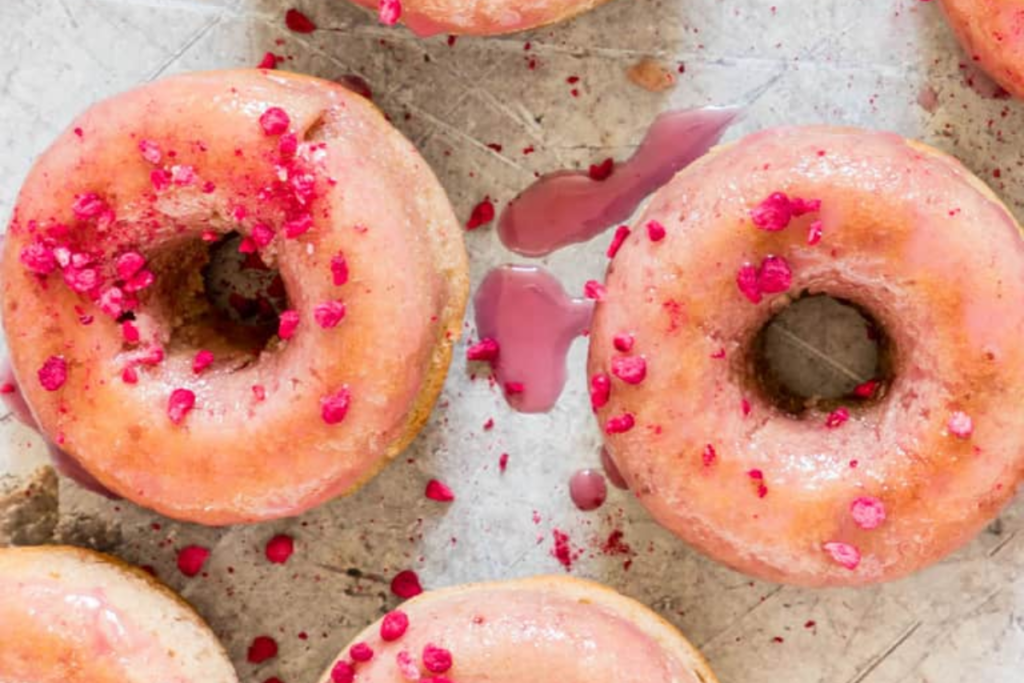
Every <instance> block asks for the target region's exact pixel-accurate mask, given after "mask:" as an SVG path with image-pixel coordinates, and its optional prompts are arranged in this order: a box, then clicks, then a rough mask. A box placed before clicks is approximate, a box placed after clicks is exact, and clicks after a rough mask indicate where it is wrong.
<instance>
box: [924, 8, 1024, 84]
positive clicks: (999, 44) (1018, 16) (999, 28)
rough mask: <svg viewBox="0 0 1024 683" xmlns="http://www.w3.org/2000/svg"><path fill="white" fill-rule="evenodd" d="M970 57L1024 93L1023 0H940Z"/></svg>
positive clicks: (999, 78) (998, 80)
mask: <svg viewBox="0 0 1024 683" xmlns="http://www.w3.org/2000/svg"><path fill="white" fill-rule="evenodd" d="M941 2H942V7H943V9H944V10H945V13H946V17H947V19H949V24H950V26H952V28H953V31H954V33H956V36H957V38H958V39H959V41H960V44H961V45H962V46H963V48H964V51H965V52H966V53H967V58H968V59H969V60H970V61H971V62H973V63H975V64H977V65H978V66H980V67H981V68H982V69H984V70H985V71H986V72H987V73H988V75H989V76H991V77H992V78H993V79H994V80H995V81H996V82H997V83H999V85H1001V86H1002V87H1004V88H1005V89H1006V90H1007V91H1009V92H1010V93H1012V94H1013V95H1015V96H1016V97H1024V2H1021V0H941Z"/></svg>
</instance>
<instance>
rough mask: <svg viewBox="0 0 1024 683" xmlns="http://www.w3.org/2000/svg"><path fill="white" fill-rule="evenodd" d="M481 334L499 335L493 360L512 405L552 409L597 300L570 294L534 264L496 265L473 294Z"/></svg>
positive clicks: (532, 409)
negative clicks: (567, 363) (569, 355)
mask: <svg viewBox="0 0 1024 683" xmlns="http://www.w3.org/2000/svg"><path fill="white" fill-rule="evenodd" d="M473 306H474V310H475V313H476V327H477V332H478V334H479V335H480V338H481V339H486V338H491V339H496V340H497V341H498V344H499V345H500V348H501V351H500V354H499V356H498V360H497V361H496V362H495V364H494V371H495V376H496V378H497V380H498V382H499V383H500V386H501V387H502V389H503V390H504V389H505V388H506V387H508V386H509V385H510V384H512V385H515V384H522V391H516V392H515V393H513V392H508V391H506V399H507V400H508V402H509V405H511V406H512V407H513V408H515V409H516V410H518V411H520V412H524V413H542V412H545V411H548V410H550V409H551V408H552V407H553V406H554V405H555V402H556V401H557V400H558V397H559V395H560V394H561V393H562V388H563V387H564V386H565V380H566V367H565V357H566V354H567V353H568V352H569V347H570V346H571V345H572V342H573V340H574V339H576V337H579V336H580V335H582V334H584V333H585V332H586V331H587V329H588V328H589V326H590V317H591V315H592V314H593V311H594V302H592V301H588V300H585V299H574V298H572V297H570V296H569V295H568V294H566V292H565V290H564V289H563V288H562V285H561V283H559V282H558V280H556V279H555V277H554V276H553V275H551V273H549V272H547V271H546V270H543V269H542V268H535V267H532V266H502V267H500V268H495V269H494V270H492V271H491V272H490V273H488V274H487V277H485V278H484V281H483V282H482V283H481V285H480V288H479V289H478V290H477V292H476V296H475V297H474V299H473Z"/></svg>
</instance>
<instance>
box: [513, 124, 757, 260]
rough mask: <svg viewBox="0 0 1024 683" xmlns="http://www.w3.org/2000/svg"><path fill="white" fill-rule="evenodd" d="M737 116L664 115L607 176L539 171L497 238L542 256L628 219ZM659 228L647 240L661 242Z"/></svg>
mask: <svg viewBox="0 0 1024 683" xmlns="http://www.w3.org/2000/svg"><path fill="white" fill-rule="evenodd" d="M737 113H738V112H737V111H736V110H734V109H714V108H707V109H691V110H682V111H673V112H667V113H664V114H661V115H660V116H658V118H656V119H655V120H654V123H652V124H651V127H650V129H648V131H647V134H646V135H645V136H644V139H643V141H641V143H640V146H639V147H638V148H637V150H636V152H634V153H633V156H632V157H630V158H629V159H628V160H626V161H624V162H622V163H620V164H617V165H616V166H615V167H614V170H613V171H612V174H611V176H610V177H608V178H606V179H604V180H593V179H592V178H591V176H590V174H588V173H584V172H582V171H559V172H557V173H551V174H549V175H546V176H544V177H543V178H541V179H540V180H538V181H537V182H535V183H534V184H533V185H531V186H530V187H528V188H527V189H526V190H524V191H523V192H521V193H520V194H519V196H517V197H516V198H515V199H513V200H512V201H511V202H509V204H508V206H507V207H505V210H504V211H503V212H502V214H501V218H500V219H499V220H498V235H499V236H500V237H501V241H502V243H503V244H504V245H505V246H506V247H508V248H509V249H511V250H512V251H514V252H516V253H519V254H523V255H524V256H543V255H545V254H549V253H551V252H552V251H555V250H556V249H559V248H561V247H564V246H567V245H569V244H574V243H576V242H585V241H587V240H589V239H592V238H594V237H596V236H597V235H600V234H601V233H603V232H604V231H605V230H607V229H608V228H610V227H612V226H613V225H617V224H619V223H621V222H622V221H624V220H626V219H628V218H629V217H630V216H631V215H632V214H633V212H634V211H635V210H636V208H637V206H639V205H640V202H642V201H643V200H644V199H645V198H646V197H647V196H648V195H649V194H651V193H652V192H654V191H655V190H657V189H658V188H659V187H661V186H662V185H664V184H665V183H667V182H668V181H669V179H670V178H672V176H673V175H675V174H676V173H677V172H678V171H679V170H681V169H683V168H685V167H686V166H687V165H688V164H690V163H691V162H692V161H694V160H695V159H697V158H699V157H701V156H702V155H703V154H704V153H705V152H707V151H708V150H709V149H711V147H713V146H714V145H715V143H717V142H718V141H719V140H720V139H721V137H722V134H723V133H724V132H725V130H726V128H728V127H729V125H730V124H731V123H732V122H733V120H734V119H735V118H736V115H737ZM659 227H660V226H654V227H653V234H654V237H656V238H657V239H652V241H657V240H660V239H661V236H659ZM645 230H648V231H649V229H647V228H645Z"/></svg>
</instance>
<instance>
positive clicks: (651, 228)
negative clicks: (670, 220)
mask: <svg viewBox="0 0 1024 683" xmlns="http://www.w3.org/2000/svg"><path fill="white" fill-rule="evenodd" d="M647 237H648V239H650V240H651V241H652V242H660V241H662V240H663V239H665V226H664V225H662V224H661V223H659V222H658V221H650V222H649V223H648V224H647Z"/></svg>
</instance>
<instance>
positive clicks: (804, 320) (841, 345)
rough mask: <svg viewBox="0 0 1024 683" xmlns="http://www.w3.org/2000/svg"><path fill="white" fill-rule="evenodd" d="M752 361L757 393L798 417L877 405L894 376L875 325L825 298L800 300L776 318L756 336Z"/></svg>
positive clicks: (854, 308) (886, 344)
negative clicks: (868, 404) (824, 411)
mask: <svg viewBox="0 0 1024 683" xmlns="http://www.w3.org/2000/svg"><path fill="white" fill-rule="evenodd" d="M752 356H753V375H754V380H755V383H756V384H757V389H758V390H759V392H760V393H761V394H762V395H763V396H764V397H765V398H766V400H768V402H770V403H771V404H773V405H775V406H776V407H778V408H780V409H781V410H783V411H784V412H787V413H790V414H792V415H797V416H799V415H801V414H802V413H804V412H805V411H807V410H809V409H814V408H818V409H823V410H831V409H834V408H835V407H837V406H839V405H854V404H858V405H860V404H865V403H870V402H873V401H877V400H878V399H879V398H880V397H881V396H883V395H884V393H885V391H886V388H887V387H888V385H889V383H890V380H891V375H892V372H891V366H892V362H891V358H892V352H891V343H890V341H889V338H888V336H887V335H886V334H885V330H884V329H883V328H882V326H881V325H880V324H879V323H878V321H877V320H876V319H875V318H874V317H873V316H872V315H871V314H870V312H868V311H867V310H865V309H864V308H862V307H861V306H858V305H857V304H855V303H853V302H851V301H848V300H844V299H838V298H834V297H831V296H828V295H824V294H814V295H808V294H804V295H801V296H800V297H799V298H797V299H796V300H794V301H793V302H792V303H790V304H789V305H788V306H786V307H785V308H783V309H782V310H781V311H779V312H777V313H776V314H775V315H774V316H773V317H772V318H771V319H769V320H768V322H767V323H765V325H764V326H763V327H762V328H761V329H760V331H759V332H758V333H757V335H756V337H755V339H754V344H753V353H752ZM872 381H874V382H875V385H874V386H873V387H871V385H867V384H866V383H868V382H872ZM858 387H860V388H861V389H860V391H858ZM869 387H870V390H869Z"/></svg>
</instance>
